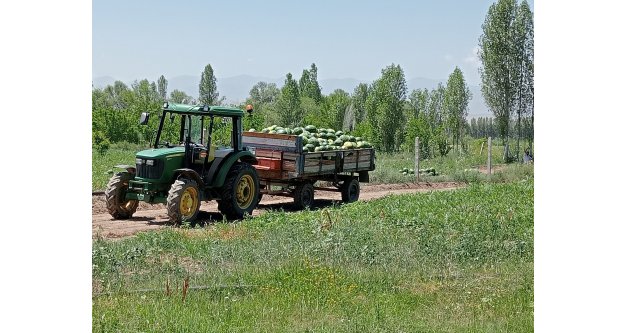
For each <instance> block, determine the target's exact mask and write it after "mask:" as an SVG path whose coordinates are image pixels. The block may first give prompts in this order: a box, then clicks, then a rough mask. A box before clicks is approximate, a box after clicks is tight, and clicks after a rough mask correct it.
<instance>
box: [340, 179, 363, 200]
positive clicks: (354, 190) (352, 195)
mask: <svg viewBox="0 0 625 333" xmlns="http://www.w3.org/2000/svg"><path fill="white" fill-rule="evenodd" d="M359 196H360V183H359V182H358V180H357V179H356V178H349V179H348V180H346V181H345V182H344V183H343V185H342V186H341V199H342V200H343V202H344V203H350V202H354V201H358V197H359Z"/></svg>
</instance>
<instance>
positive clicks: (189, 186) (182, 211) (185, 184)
mask: <svg viewBox="0 0 625 333" xmlns="http://www.w3.org/2000/svg"><path fill="white" fill-rule="evenodd" d="M200 204H201V201H200V192H199V189H198V186H197V183H196V182H195V181H194V180H192V179H189V178H180V179H177V180H176V181H175V182H174V183H173V184H172V185H171V188H170V189H169V195H168V196H167V216H169V221H170V222H171V223H172V224H174V225H178V224H181V223H182V222H192V221H193V220H195V218H196V217H197V214H198V212H199V211H200Z"/></svg>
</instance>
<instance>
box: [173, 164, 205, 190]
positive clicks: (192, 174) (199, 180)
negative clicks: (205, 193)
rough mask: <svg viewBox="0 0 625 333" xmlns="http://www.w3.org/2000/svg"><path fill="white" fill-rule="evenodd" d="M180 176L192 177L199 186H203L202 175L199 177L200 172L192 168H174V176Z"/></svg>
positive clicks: (177, 177)
mask: <svg viewBox="0 0 625 333" xmlns="http://www.w3.org/2000/svg"><path fill="white" fill-rule="evenodd" d="M181 177H185V178H189V179H193V180H194V181H195V182H196V183H197V185H198V186H199V187H200V188H204V181H203V180H202V177H200V174H199V173H197V172H196V171H195V170H193V169H188V168H182V169H176V170H174V178H175V179H179V178H181Z"/></svg>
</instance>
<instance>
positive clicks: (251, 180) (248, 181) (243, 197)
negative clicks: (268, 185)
mask: <svg viewBox="0 0 625 333" xmlns="http://www.w3.org/2000/svg"><path fill="white" fill-rule="evenodd" d="M259 192H260V186H259V183H258V175H257V173H256V169H254V167H252V166H251V165H250V164H248V163H236V164H235V165H233V166H232V168H231V169H230V171H229V172H228V175H227V176H226V181H225V182H224V186H223V187H222V190H221V200H220V201H219V205H218V209H219V211H221V213H222V214H223V215H225V216H226V218H227V219H229V220H236V219H241V218H243V216H244V215H245V214H249V215H251V214H252V211H253V210H254V208H256V205H258V194H259Z"/></svg>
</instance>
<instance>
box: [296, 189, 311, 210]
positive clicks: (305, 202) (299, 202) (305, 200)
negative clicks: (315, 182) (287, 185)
mask: <svg viewBox="0 0 625 333" xmlns="http://www.w3.org/2000/svg"><path fill="white" fill-rule="evenodd" d="M293 200H294V204H295V208H297V209H306V208H310V207H312V205H313V203H314V201H315V189H314V187H313V186H312V184H311V183H302V184H299V185H297V186H296V187H295V190H294V191H293Z"/></svg>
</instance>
